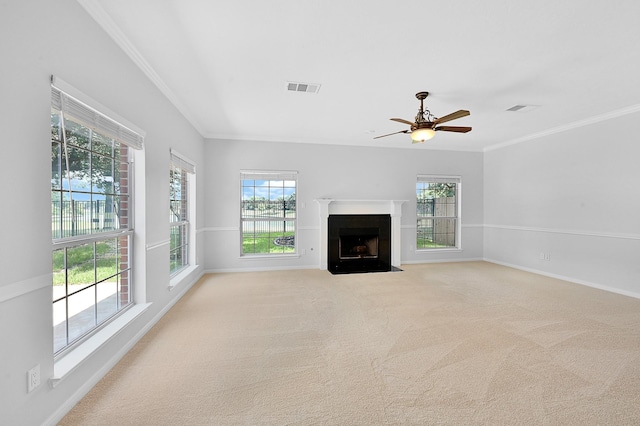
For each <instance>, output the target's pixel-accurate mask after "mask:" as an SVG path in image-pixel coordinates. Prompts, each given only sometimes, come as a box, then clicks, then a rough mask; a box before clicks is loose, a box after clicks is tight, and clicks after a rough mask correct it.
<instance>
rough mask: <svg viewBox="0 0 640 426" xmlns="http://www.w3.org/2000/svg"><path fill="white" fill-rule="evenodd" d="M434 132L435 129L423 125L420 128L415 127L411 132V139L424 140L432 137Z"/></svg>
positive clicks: (415, 140)
mask: <svg viewBox="0 0 640 426" xmlns="http://www.w3.org/2000/svg"><path fill="white" fill-rule="evenodd" d="M435 134H436V131H435V130H433V129H430V128H428V127H425V128H422V129H416V130H414V131H413V132H411V139H413V140H414V142H424V141H428V140H429V139H431V138H432V137H434V136H435Z"/></svg>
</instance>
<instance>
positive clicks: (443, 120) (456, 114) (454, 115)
mask: <svg viewBox="0 0 640 426" xmlns="http://www.w3.org/2000/svg"><path fill="white" fill-rule="evenodd" d="M469 114H471V113H470V112H469V111H467V110H465V109H461V110H460V111H456V112H452V113H451V114H449V115H445V116H444V117H440V118H436V119H435V120H433V122H434V123H435V124H440V123H446V122H447V121H451V120H455V119H456V118H462V117H466V116H467V115H469Z"/></svg>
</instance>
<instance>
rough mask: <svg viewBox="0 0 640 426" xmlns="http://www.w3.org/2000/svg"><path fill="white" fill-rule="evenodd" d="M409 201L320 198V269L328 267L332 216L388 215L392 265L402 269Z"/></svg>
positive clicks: (318, 201)
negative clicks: (404, 217)
mask: <svg viewBox="0 0 640 426" xmlns="http://www.w3.org/2000/svg"><path fill="white" fill-rule="evenodd" d="M406 201H407V200H336V199H333V198H320V199H317V200H316V202H317V203H318V204H319V206H320V269H327V266H328V257H329V256H328V244H329V230H328V225H327V222H328V219H329V215H332V214H388V215H390V216H391V265H392V266H395V267H400V256H401V249H402V244H401V239H400V238H401V235H402V232H401V222H402V203H405V202H406Z"/></svg>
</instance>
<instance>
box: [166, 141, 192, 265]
mask: <svg viewBox="0 0 640 426" xmlns="http://www.w3.org/2000/svg"><path fill="white" fill-rule="evenodd" d="M194 173H195V166H194V165H193V164H192V163H191V162H190V161H187V160H186V159H184V158H183V157H182V156H180V155H178V154H177V153H176V152H174V151H172V152H171V163H170V165H169V226H170V241H171V245H170V249H169V261H170V272H171V275H175V274H176V273H177V272H178V271H180V270H181V269H182V268H184V267H186V266H187V265H189V247H190V244H191V238H190V228H191V224H190V214H191V212H190V210H189V201H190V200H189V185H190V178H189V175H190V174H191V175H192V174H194Z"/></svg>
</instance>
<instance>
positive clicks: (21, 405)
mask: <svg viewBox="0 0 640 426" xmlns="http://www.w3.org/2000/svg"><path fill="white" fill-rule="evenodd" d="M0 30H1V32H2V37H3V41H2V43H0V58H2V67H1V68H2V73H1V75H0V85H1V86H0V88H1V90H2V97H1V100H0V128H2V129H3V135H4V137H3V138H2V142H1V143H2V179H1V180H0V189H1V191H2V194H3V202H2V208H0V223H3V224H4V226H3V230H2V244H0V267H1V270H2V273H1V274H0V360H1V362H0V423H1V424H6V425H37V424H42V423H43V422H46V421H55V419H56V416H57V415H60V413H62V414H64V412H65V410H67V409H69V408H70V407H71V406H72V405H73V403H74V402H75V401H76V400H77V399H78V398H79V397H81V396H82V394H83V393H84V392H86V391H87V390H88V389H89V388H90V386H91V385H92V384H93V383H95V382H96V381H97V380H98V379H99V378H100V375H101V374H103V373H104V372H105V369H106V368H108V366H109V365H111V364H113V363H114V362H115V360H116V358H117V357H118V356H120V355H121V354H122V350H123V348H126V347H127V346H128V345H131V344H132V342H133V341H134V340H135V339H136V338H139V337H140V335H141V334H142V333H143V332H144V331H145V330H146V329H147V328H148V327H150V325H151V324H152V323H153V322H154V321H155V320H157V318H158V317H159V315H161V314H162V313H163V312H164V311H165V310H166V309H168V307H169V306H170V305H171V304H172V303H173V302H174V301H175V300H176V299H177V298H178V297H179V296H180V294H181V292H182V291H183V290H184V289H186V288H187V287H188V286H189V285H190V284H191V283H192V282H193V280H194V279H195V278H197V276H198V274H199V273H201V268H200V270H196V271H194V272H193V274H192V275H191V276H187V277H186V278H185V279H184V282H183V283H180V284H178V285H177V286H176V287H175V289H174V290H173V291H170V290H169V288H168V286H169V266H168V253H169V246H168V242H169V227H168V206H169V194H168V167H169V148H170V147H174V148H175V149H177V150H178V151H180V152H181V153H182V154H184V155H186V156H188V157H190V158H192V159H195V160H198V159H201V158H202V152H203V140H202V137H201V136H200V135H199V134H198V133H197V132H196V131H195V130H194V129H193V128H192V126H191V125H189V123H187V122H186V121H185V119H184V118H183V117H182V116H181V115H180V114H179V113H178V112H177V110H176V109H175V108H174V107H173V106H172V105H171V104H170V103H169V102H168V101H167V99H166V98H165V97H164V96H163V95H162V94H161V93H160V92H159V91H158V90H157V89H156V88H155V86H154V85H153V84H152V83H151V82H150V81H149V80H148V79H147V78H146V77H145V76H144V75H143V74H142V73H141V71H140V70H139V69H138V68H137V67H136V66H135V65H134V64H133V63H132V62H131V61H130V60H129V58H128V57H127V56H126V55H125V54H124V53H123V52H122V50H121V49H120V48H119V47H117V46H116V45H115V43H114V42H113V41H112V40H111V39H110V38H109V37H108V36H107V35H106V34H105V32H104V31H102V30H101V29H100V28H99V27H98V26H97V24H96V23H95V22H94V21H93V19H91V18H90V17H89V16H88V15H87V14H86V13H85V11H84V9H82V8H81V7H80V5H79V4H78V3H77V2H76V1H74V0H57V1H48V0H36V1H34V0H30V1H9V2H6V1H3V2H0ZM51 74H54V75H56V76H58V77H59V78H61V79H63V80H64V81H66V82H67V83H69V84H72V85H73V86H74V87H75V88H76V89H78V90H80V91H82V92H83V93H84V94H86V95H88V96H90V97H91V98H93V99H94V100H96V101H98V102H99V103H101V104H102V105H104V106H105V107H107V108H109V109H110V110H112V111H116V112H117V113H118V114H119V115H120V116H121V117H123V118H125V119H127V120H128V121H130V122H131V123H133V124H135V125H136V126H138V127H139V128H141V129H143V130H145V131H146V133H147V137H146V148H145V152H144V158H142V159H141V160H142V161H141V162H140V163H139V164H136V168H137V169H138V170H144V176H143V179H139V180H138V181H137V182H136V193H137V195H138V196H139V197H138V202H139V203H138V204H139V205H138V204H137V205H136V207H139V209H138V212H137V213H138V214H139V215H140V216H137V217H136V218H137V221H136V235H135V244H136V245H137V247H138V248H139V249H140V250H139V252H137V253H136V255H137V257H136V265H138V266H140V267H139V268H138V270H137V273H136V277H137V278H138V282H137V283H136V285H138V289H139V290H142V291H138V292H137V296H139V297H140V298H143V300H142V301H145V302H150V303H152V305H151V306H150V308H149V309H148V310H147V311H145V312H144V313H143V314H142V315H141V316H140V317H138V318H137V319H136V320H135V321H134V322H132V323H131V324H130V325H129V326H128V327H126V328H125V329H124V330H122V332H121V333H120V334H118V335H117V336H115V337H114V338H113V339H111V340H110V341H109V342H107V343H106V344H105V345H104V346H103V347H102V348H101V349H100V350H99V351H97V352H96V353H95V354H94V355H93V356H91V357H89V358H88V359H86V360H85V362H84V363H82V364H81V365H80V366H79V367H78V368H77V369H76V370H75V371H73V372H72V373H69V374H68V375H67V376H65V377H64V378H63V379H62V380H61V381H60V382H59V383H58V385H57V386H56V387H55V388H52V387H51V386H50V385H49V383H48V379H49V378H50V377H52V376H53V371H54V362H53V353H52V349H53V340H52V339H53V338H52V324H51V321H52V304H51V227H50V223H51V222H50V211H51V207H50V202H51V201H50V200H51V195H50V171H49V170H50V167H51V166H50V163H51V161H50V149H49V144H50V140H49V139H50V129H49V126H50V124H49V123H50V118H49V115H50V103H51V91H50V84H49V77H50V75H51ZM198 196H199V197H200V198H201V199H202V198H204V192H203V190H202V188H199V192H198ZM198 213H199V214H198V216H199V217H200V218H203V217H204V210H203V203H200V206H199V208H198ZM199 227H202V224H200V225H199ZM146 247H150V249H149V250H147V249H146ZM200 251H201V250H200ZM36 364H40V366H41V376H42V384H41V385H40V386H39V387H38V388H37V389H36V390H34V391H33V392H31V393H27V381H26V373H27V370H28V369H30V368H32V367H34V366H35V365H36Z"/></svg>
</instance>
